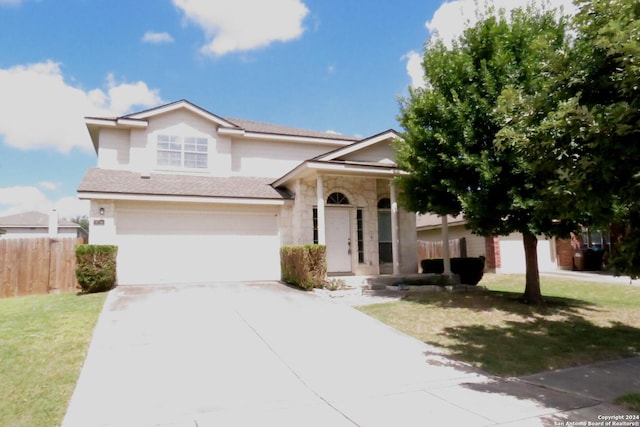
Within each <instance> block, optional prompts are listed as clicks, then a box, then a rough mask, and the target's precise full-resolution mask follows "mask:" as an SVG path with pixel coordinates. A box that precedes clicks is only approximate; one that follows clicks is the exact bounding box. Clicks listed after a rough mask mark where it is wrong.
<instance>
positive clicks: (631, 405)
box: [614, 393, 640, 412]
mask: <svg viewBox="0 0 640 427" xmlns="http://www.w3.org/2000/svg"><path fill="white" fill-rule="evenodd" d="M614 403H615V404H616V405H620V406H622V407H624V408H626V409H628V410H630V411H634V412H640V393H629V394H625V395H623V396H620V397H617V398H616V400H614Z"/></svg>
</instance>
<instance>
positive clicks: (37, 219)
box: [0, 211, 82, 229]
mask: <svg viewBox="0 0 640 427" xmlns="http://www.w3.org/2000/svg"><path fill="white" fill-rule="evenodd" d="M0 226H1V227H2V228H5V229H6V228H17V227H20V228H24V227H30V228H48V227H49V214H46V213H42V212H36V211H31V212H23V213H19V214H14V215H7V216H3V217H0ZM58 227H63V228H82V227H81V226H80V224H76V223H75V222H71V221H66V220H64V219H59V220H58Z"/></svg>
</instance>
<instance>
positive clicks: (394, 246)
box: [389, 181, 400, 275]
mask: <svg viewBox="0 0 640 427" xmlns="http://www.w3.org/2000/svg"><path fill="white" fill-rule="evenodd" d="M389 190H390V193H391V252H392V255H393V274H394V275H397V274H400V240H399V236H400V233H399V231H398V198H397V194H396V186H395V184H394V182H393V181H390V183H389Z"/></svg>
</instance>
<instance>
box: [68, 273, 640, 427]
mask: <svg viewBox="0 0 640 427" xmlns="http://www.w3.org/2000/svg"><path fill="white" fill-rule="evenodd" d="M631 364H632V366H635V367H636V368H637V363H636V362H634V361H631ZM618 366H622V365H616V364H612V365H611V366H610V367H609V368H608V369H609V370H611V371H614V370H616V369H617V367H618ZM636 368H633V369H636ZM623 369H625V370H626V369H629V368H628V366H627V365H624V366H623ZM633 372H635V371H633ZM632 375H633V373H632ZM575 378H576V379H575V381H576V382H578V383H579V384H582V382H581V381H582V380H581V378H580V376H579V375H578V376H576V377H575ZM536 381H538V382H536ZM540 381H542V382H543V384H541V383H540ZM545 381H546V382H545ZM549 383H550V379H546V380H540V379H536V378H525V379H513V380H503V379H498V378H494V377H491V376H488V375H486V374H484V373H482V372H480V371H477V370H476V369H473V368H471V367H470V366H468V365H466V364H464V363H460V362H458V361H454V360H451V359H449V358H447V357H446V356H444V355H443V354H441V353H440V352H439V351H438V350H437V349H435V348H433V347H430V346H428V345H426V344H424V343H422V342H420V341H417V340H415V339H413V338H411V337H408V336H406V335H404V334H401V333H399V332H397V331H396V330H394V329H392V328H390V327H388V326H386V325H384V324H382V323H380V322H378V321H376V320H374V319H372V318H370V317H368V316H366V315H364V314H362V313H360V312H358V311H356V310H354V309H352V308H350V307H348V306H346V305H344V304H336V303H333V302H331V301H329V300H328V299H325V298H320V297H318V296H317V295H313V294H310V293H305V292H301V291H297V290H293V289H290V288H287V287H286V286H283V285H281V284H278V283H256V284H219V285H208V286H188V287H178V286H176V287H169V286H167V287H119V288H117V289H115V290H113V291H112V292H111V293H110V295H109V296H108V298H107V301H106V303H105V307H104V310H103V313H102V314H101V316H100V319H99V321H98V325H97V327H96V330H95V333H94V338H93V341H92V344H91V347H90V350H89V354H88V357H87V359H86V362H85V366H84V368H83V370H82V374H81V376H80V379H79V381H78V384H77V387H76V390H75V393H74V395H73V398H72V401H71V403H70V405H69V408H68V411H67V414H66V417H65V419H64V422H63V427H79V426H82V427H87V426H89V427H91V426H96V427H98V426H102V427H112V426H113V427H115V426H118V427H127V426H136V427H151V426H165V427H186V426H189V427H208V426H254V425H264V426H271V425H274V426H276V425H277V426H300V425H304V426H354V425H358V426H390V425H393V426H395V425H398V426H414V425H415V426H425V425H465V426H495V425H501V426H511V425H513V426H516V425H517V426H521V425H522V426H529V425H530V426H540V425H542V426H545V425H559V424H558V423H565V422H567V421H571V422H582V421H584V422H585V423H586V422H588V421H591V422H597V421H599V418H598V416H602V415H619V414H623V413H624V411H623V410H622V409H620V408H618V407H615V406H613V405H611V404H609V403H607V401H608V399H601V398H600V397H599V396H595V395H594V396H592V395H589V394H586V393H581V392H579V393H576V392H575V390H563V389H562V387H552V386H550V385H549Z"/></svg>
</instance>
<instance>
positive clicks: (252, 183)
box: [78, 100, 418, 284]
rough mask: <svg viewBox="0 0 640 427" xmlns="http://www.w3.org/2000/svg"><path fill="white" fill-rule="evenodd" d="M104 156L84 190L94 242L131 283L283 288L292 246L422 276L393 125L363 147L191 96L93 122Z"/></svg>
mask: <svg viewBox="0 0 640 427" xmlns="http://www.w3.org/2000/svg"><path fill="white" fill-rule="evenodd" d="M85 121H86V125H87V127H88V130H89V134H90V136H91V140H92V142H93V145H94V147H95V150H96V153H97V154H98V164H97V167H96V168H92V169H89V170H88V171H87V173H86V175H85V176H84V178H83V179H82V182H81V183H80V186H79V188H78V195H79V197H80V198H81V199H87V200H90V201H91V210H90V218H89V221H90V227H91V228H90V234H89V236H90V238H89V239H90V243H93V244H115V245H118V247H119V251H118V282H119V283H120V284H162V283H203V282H219V281H248V280H278V279H279V278H280V255H279V254H280V247H282V246H286V245H302V244H311V243H320V244H325V245H326V246H327V267H328V271H329V273H335V274H343V275H348V274H354V275H378V274H392V273H395V274H399V273H415V272H417V269H418V267H417V257H416V222H415V214H413V213H411V212H406V211H404V210H402V209H400V208H399V207H398V204H397V194H396V190H395V186H394V185H393V178H394V177H395V176H397V175H398V174H401V173H402V172H401V171H400V170H398V169H397V166H396V163H395V162H394V150H393V147H392V145H391V144H392V141H393V140H394V139H395V138H397V137H398V135H397V134H396V132H394V131H393V130H389V131H386V132H382V133H380V134H377V135H374V136H371V137H368V138H364V139H359V138H352V137H347V136H343V135H338V134H335V133H328V132H316V131H309V130H304V129H297V128H290V127H284V126H278V125H271V124H266V123H260V122H254V121H247V120H240V119H231V118H222V117H220V116H217V115H215V114H212V113H210V112H208V111H206V110H204V109H202V108H200V107H198V106H196V105H194V104H192V103H189V102H188V101H184V100H183V101H178V102H175V103H171V104H167V105H163V106H160V107H157V108H153V109H150V110H146V111H142V112H139V113H134V114H129V115H126V116H122V117H116V118H105V117H87V118H86V119H85Z"/></svg>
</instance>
